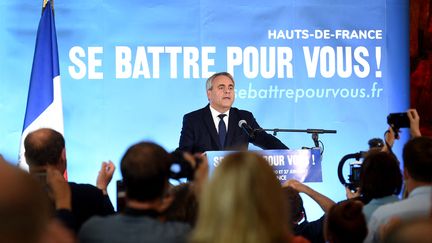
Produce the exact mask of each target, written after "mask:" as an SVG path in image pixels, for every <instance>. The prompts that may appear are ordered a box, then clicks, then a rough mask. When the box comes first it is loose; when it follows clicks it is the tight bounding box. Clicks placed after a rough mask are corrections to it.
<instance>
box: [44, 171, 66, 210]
mask: <svg viewBox="0 0 432 243" xmlns="http://www.w3.org/2000/svg"><path fill="white" fill-rule="evenodd" d="M46 173H47V184H48V186H49V188H50V190H51V195H50V196H51V197H52V199H53V200H54V203H55V207H56V209H68V210H72V199H71V198H72V196H71V190H70V187H69V184H68V183H67V181H66V180H65V179H64V177H63V175H62V174H61V173H60V172H59V171H58V170H56V169H54V168H51V167H49V166H48V167H47V168H46Z"/></svg>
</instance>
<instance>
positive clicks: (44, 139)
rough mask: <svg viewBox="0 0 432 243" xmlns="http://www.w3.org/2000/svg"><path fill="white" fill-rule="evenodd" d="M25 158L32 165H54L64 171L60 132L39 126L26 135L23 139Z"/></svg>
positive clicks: (64, 164)
mask: <svg viewBox="0 0 432 243" xmlns="http://www.w3.org/2000/svg"><path fill="white" fill-rule="evenodd" d="M24 148H25V158H26V160H27V163H28V164H29V166H30V169H31V168H32V167H38V166H47V165H51V166H55V167H57V168H59V169H60V170H61V172H64V170H65V169H66V153H65V140H64V138H63V135H61V133H59V132H57V131H55V130H53V129H50V128H41V129H38V130H36V131H34V132H31V133H29V134H28V135H27V137H26V138H25V140H24Z"/></svg>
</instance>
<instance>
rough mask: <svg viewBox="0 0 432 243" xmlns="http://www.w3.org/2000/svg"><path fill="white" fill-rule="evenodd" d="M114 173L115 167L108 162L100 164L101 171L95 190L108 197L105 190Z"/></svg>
mask: <svg viewBox="0 0 432 243" xmlns="http://www.w3.org/2000/svg"><path fill="white" fill-rule="evenodd" d="M114 171H115V165H114V163H113V162H112V161H111V160H110V161H108V162H105V161H104V162H102V166H101V169H100V170H99V174H98V177H97V180H96V186H97V188H99V189H101V190H102V192H103V194H104V195H108V192H107V188H108V184H109V183H110V182H111V179H112V177H113V174H114Z"/></svg>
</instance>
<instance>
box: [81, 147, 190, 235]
mask: <svg viewBox="0 0 432 243" xmlns="http://www.w3.org/2000/svg"><path fill="white" fill-rule="evenodd" d="M169 163H170V159H169V154H168V153H167V152H166V151H165V149H163V148H162V147H160V146H159V145H156V144H154V143H148V142H141V143H138V144H135V145H133V146H131V147H130V148H129V149H128V150H127V151H126V153H125V155H124V156H123V158H122V160H121V173H122V176H123V183H124V187H125V190H126V198H125V203H126V207H125V208H124V210H123V213H121V214H116V215H111V216H107V217H98V216H97V217H93V218H91V219H90V220H89V221H87V222H86V223H85V224H84V225H83V227H82V228H81V231H80V232H79V239H80V242H81V243H87V242H118V243H120V242H121V243H124V242H133V243H135V242H155V243H156V242H168V243H169V242H186V237H187V235H188V233H189V231H190V226H189V225H187V224H184V223H179V222H168V221H164V220H163V219H164V218H163V213H164V212H165V210H166V209H167V208H168V207H169V206H170V204H171V202H172V200H173V198H172V196H171V195H170V194H169V182H168V176H169Z"/></svg>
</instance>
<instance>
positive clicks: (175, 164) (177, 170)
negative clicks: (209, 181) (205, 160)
mask: <svg viewBox="0 0 432 243" xmlns="http://www.w3.org/2000/svg"><path fill="white" fill-rule="evenodd" d="M195 162H196V165H195V167H193V165H192V164H191V163H190V162H189V161H187V160H186V159H185V158H184V156H183V152H182V151H180V150H175V151H174V152H172V153H171V162H170V174H169V178H171V179H175V180H179V179H182V178H186V179H187V180H188V181H191V180H193V179H194V174H195V169H196V168H197V167H198V165H199V164H200V163H201V162H202V161H201V159H200V158H198V157H195Z"/></svg>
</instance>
